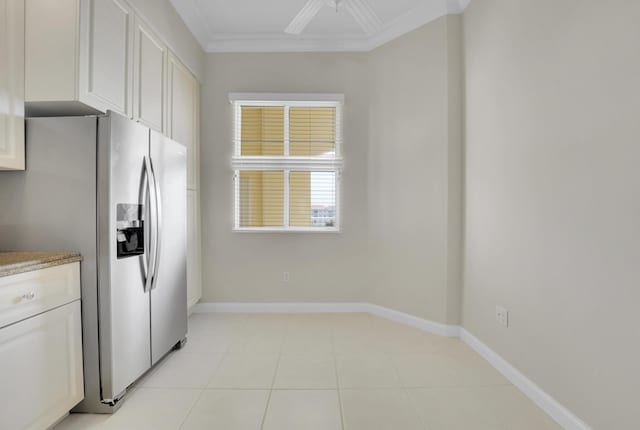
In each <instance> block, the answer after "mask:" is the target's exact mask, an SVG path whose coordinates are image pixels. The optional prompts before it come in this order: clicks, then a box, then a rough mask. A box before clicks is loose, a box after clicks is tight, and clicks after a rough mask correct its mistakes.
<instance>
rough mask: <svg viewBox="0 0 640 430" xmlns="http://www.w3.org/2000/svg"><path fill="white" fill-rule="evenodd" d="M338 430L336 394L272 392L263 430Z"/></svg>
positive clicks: (294, 391)
mask: <svg viewBox="0 0 640 430" xmlns="http://www.w3.org/2000/svg"><path fill="white" fill-rule="evenodd" d="M303 429H304V430H340V429H342V423H341V420H340V406H339V403H338V392H337V391H336V390H282V391H281V390H274V391H273V392H272V393H271V398H270V399H269V406H268V407H267V414H266V416H265V420H264V426H263V430H303Z"/></svg>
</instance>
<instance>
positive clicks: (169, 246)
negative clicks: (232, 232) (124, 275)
mask: <svg viewBox="0 0 640 430" xmlns="http://www.w3.org/2000/svg"><path fill="white" fill-rule="evenodd" d="M150 153H151V163H152V165H153V170H154V172H155V175H156V181H157V185H158V199H157V201H158V205H159V208H158V209H159V210H158V214H159V217H158V218H159V219H160V220H161V221H160V223H161V224H160V229H159V230H160V235H159V240H158V244H159V250H158V262H157V265H156V270H155V275H154V282H153V285H152V287H151V358H152V363H153V364H155V363H156V362H158V360H160V359H161V358H162V357H163V356H164V355H165V354H166V353H167V352H169V351H170V350H171V348H172V347H173V346H174V345H175V344H176V343H178V342H180V341H181V340H182V339H184V338H185V336H186V334H187V227H186V220H187V149H186V148H185V146H184V145H181V144H180V143H177V142H174V141H173V140H170V139H168V138H166V137H164V136H162V135H161V134H159V133H156V132H155V131H153V130H152V131H151V150H150Z"/></svg>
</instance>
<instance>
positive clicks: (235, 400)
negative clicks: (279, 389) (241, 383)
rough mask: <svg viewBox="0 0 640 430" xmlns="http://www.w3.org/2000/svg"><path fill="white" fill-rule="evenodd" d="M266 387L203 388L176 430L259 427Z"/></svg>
mask: <svg viewBox="0 0 640 430" xmlns="http://www.w3.org/2000/svg"><path fill="white" fill-rule="evenodd" d="M268 398H269V391H268V390H205V391H204V392H203V393H202V394H201V395H200V398H199V399H198V401H197V403H196V404H195V406H194V407H193V409H192V410H191V412H190V413H189V416H187V419H186V420H185V422H184V424H183V425H182V427H180V430H210V429H224V430H260V426H261V425H262V419H263V417H264V413H265V410H266V407H267V399H268Z"/></svg>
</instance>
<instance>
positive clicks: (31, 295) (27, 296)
mask: <svg viewBox="0 0 640 430" xmlns="http://www.w3.org/2000/svg"><path fill="white" fill-rule="evenodd" d="M35 296H36V293H34V292H33V291H30V292H28V293H26V294H23V295H22V297H21V298H23V299H25V300H33V298H34V297H35Z"/></svg>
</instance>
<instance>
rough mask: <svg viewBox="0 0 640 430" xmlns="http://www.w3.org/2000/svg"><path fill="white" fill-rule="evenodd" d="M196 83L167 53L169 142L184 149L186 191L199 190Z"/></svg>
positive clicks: (178, 62)
mask: <svg viewBox="0 0 640 430" xmlns="http://www.w3.org/2000/svg"><path fill="white" fill-rule="evenodd" d="M198 94H199V84H198V81H197V80H196V79H195V77H194V76H193V75H192V74H191V72H189V70H188V69H187V68H186V67H185V66H184V65H183V64H182V63H181V62H180V60H178V59H177V58H176V57H175V56H174V55H172V54H169V129H168V132H169V133H168V134H169V137H171V139H173V140H176V141H178V142H180V143H182V144H183V145H185V146H186V147H187V188H188V189H190V190H195V189H197V188H198V185H197V183H198V134H199V133H198V115H199V97H198Z"/></svg>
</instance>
